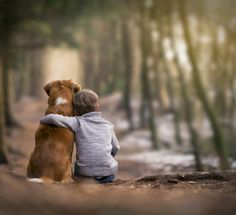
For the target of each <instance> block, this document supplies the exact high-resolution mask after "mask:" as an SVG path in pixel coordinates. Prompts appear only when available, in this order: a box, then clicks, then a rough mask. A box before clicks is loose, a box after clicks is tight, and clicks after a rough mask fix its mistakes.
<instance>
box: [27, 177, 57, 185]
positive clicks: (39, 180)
mask: <svg viewBox="0 0 236 215" xmlns="http://www.w3.org/2000/svg"><path fill="white" fill-rule="evenodd" d="M27 181H29V182H33V183H39V184H52V183H53V180H52V179H50V178H47V177H42V178H27Z"/></svg>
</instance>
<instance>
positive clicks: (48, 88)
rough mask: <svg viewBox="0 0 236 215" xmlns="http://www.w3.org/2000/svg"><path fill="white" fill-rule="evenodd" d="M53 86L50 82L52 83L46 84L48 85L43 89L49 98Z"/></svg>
mask: <svg viewBox="0 0 236 215" xmlns="http://www.w3.org/2000/svg"><path fill="white" fill-rule="evenodd" d="M51 85H52V83H51V82H50V83H48V84H46V85H45V86H44V87H43V89H44V90H45V92H46V93H47V95H48V96H49V92H50V88H51Z"/></svg>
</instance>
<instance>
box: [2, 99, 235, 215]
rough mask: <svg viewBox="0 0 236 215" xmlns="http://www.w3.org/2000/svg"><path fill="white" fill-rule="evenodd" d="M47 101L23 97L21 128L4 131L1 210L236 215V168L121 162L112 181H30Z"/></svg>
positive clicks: (19, 109) (19, 107) (19, 111)
mask: <svg viewBox="0 0 236 215" xmlns="http://www.w3.org/2000/svg"><path fill="white" fill-rule="evenodd" d="M45 105H46V101H45V100H41V101H37V100H32V99H24V100H23V101H21V102H20V103H18V104H17V105H16V106H15V108H14V112H15V114H16V117H17V119H18V120H19V121H20V122H21V124H22V125H23V127H22V128H21V129H11V130H8V131H7V135H8V137H7V145H8V146H9V154H8V158H9V162H10V163H9V164H8V165H1V166H0V189H1V191H0V214H4V215H5V214H18V215H21V214H22V215H23V214H24V215H26V214H34V215H37V214H46V215H47V214H65V213H68V214H69V213H70V214H160V215H165V214H176V215H179V214H181V215H182V214H188V215H189V214H193V215H195V214H196V215H199V214H203V215H208V214H214V215H217V214H227V215H231V214H232V215H234V214H236V171H227V172H220V171H214V172H202V173H197V172H191V173H181V172H179V173H175V174H164V175H160V174H158V172H156V173H155V172H152V175H146V173H147V172H148V166H145V165H143V164H142V163H139V162H135V161H128V160H127V161H126V160H120V162H119V166H120V171H119V175H118V179H117V180H116V181H115V182H113V183H111V184H106V185H100V184H96V183H95V182H94V181H92V180H89V179H81V180H79V181H74V182H73V183H70V184H50V185H47V184H37V183H31V182H28V181H27V180H26V178H25V173H26V166H27V163H28V159H29V155H30V153H31V151H32V149H33V147H34V133H35V130H36V128H37V126H38V121H39V119H40V117H41V116H42V115H43V112H44V110H45Z"/></svg>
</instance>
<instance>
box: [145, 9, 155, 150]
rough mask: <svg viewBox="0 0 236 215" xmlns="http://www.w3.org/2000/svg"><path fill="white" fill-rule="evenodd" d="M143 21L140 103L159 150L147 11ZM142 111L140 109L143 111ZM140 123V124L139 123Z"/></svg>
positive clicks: (146, 10) (153, 145)
mask: <svg viewBox="0 0 236 215" xmlns="http://www.w3.org/2000/svg"><path fill="white" fill-rule="evenodd" d="M143 12H144V14H143V15H144V16H143V20H141V28H140V30H141V49H142V66H141V85H142V99H143V101H142V103H143V104H144V105H145V106H146V109H147V111H148V124H149V129H150V132H151V139H152V147H153V149H158V148H159V139H158V135H157V131H156V123H155V111H154V107H153V98H152V92H151V84H150V80H149V68H148V65H147V59H148V55H149V54H150V50H151V35H150V33H151V32H150V31H149V30H150V29H149V27H150V26H149V25H150V23H149V14H148V9H144V11H143ZM143 110H144V109H141V111H143ZM141 123H142V122H141Z"/></svg>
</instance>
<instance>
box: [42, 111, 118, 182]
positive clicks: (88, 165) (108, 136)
mask: <svg viewBox="0 0 236 215" xmlns="http://www.w3.org/2000/svg"><path fill="white" fill-rule="evenodd" d="M40 122H41V123H42V124H53V125H56V126H60V127H65V128H69V129H71V130H72V131H73V132H74V133H75V136H76V165H77V166H78V167H79V174H80V175H84V176H90V177H93V176H109V175H115V174H116V173H117V171H118V163H117V161H116V160H115V159H114V156H115V155H116V153H117V152H118V150H119V149H120V146H119V142H118V140H117V138H116V136H115V133H114V126H113V125H112V124H111V123H110V122H108V121H106V120H105V119H103V118H102V116H101V113H100V112H90V113H86V114H84V115H82V116H76V117H66V116H62V115H58V114H48V115H46V116H44V117H43V119H42V120H41V121H40Z"/></svg>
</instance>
